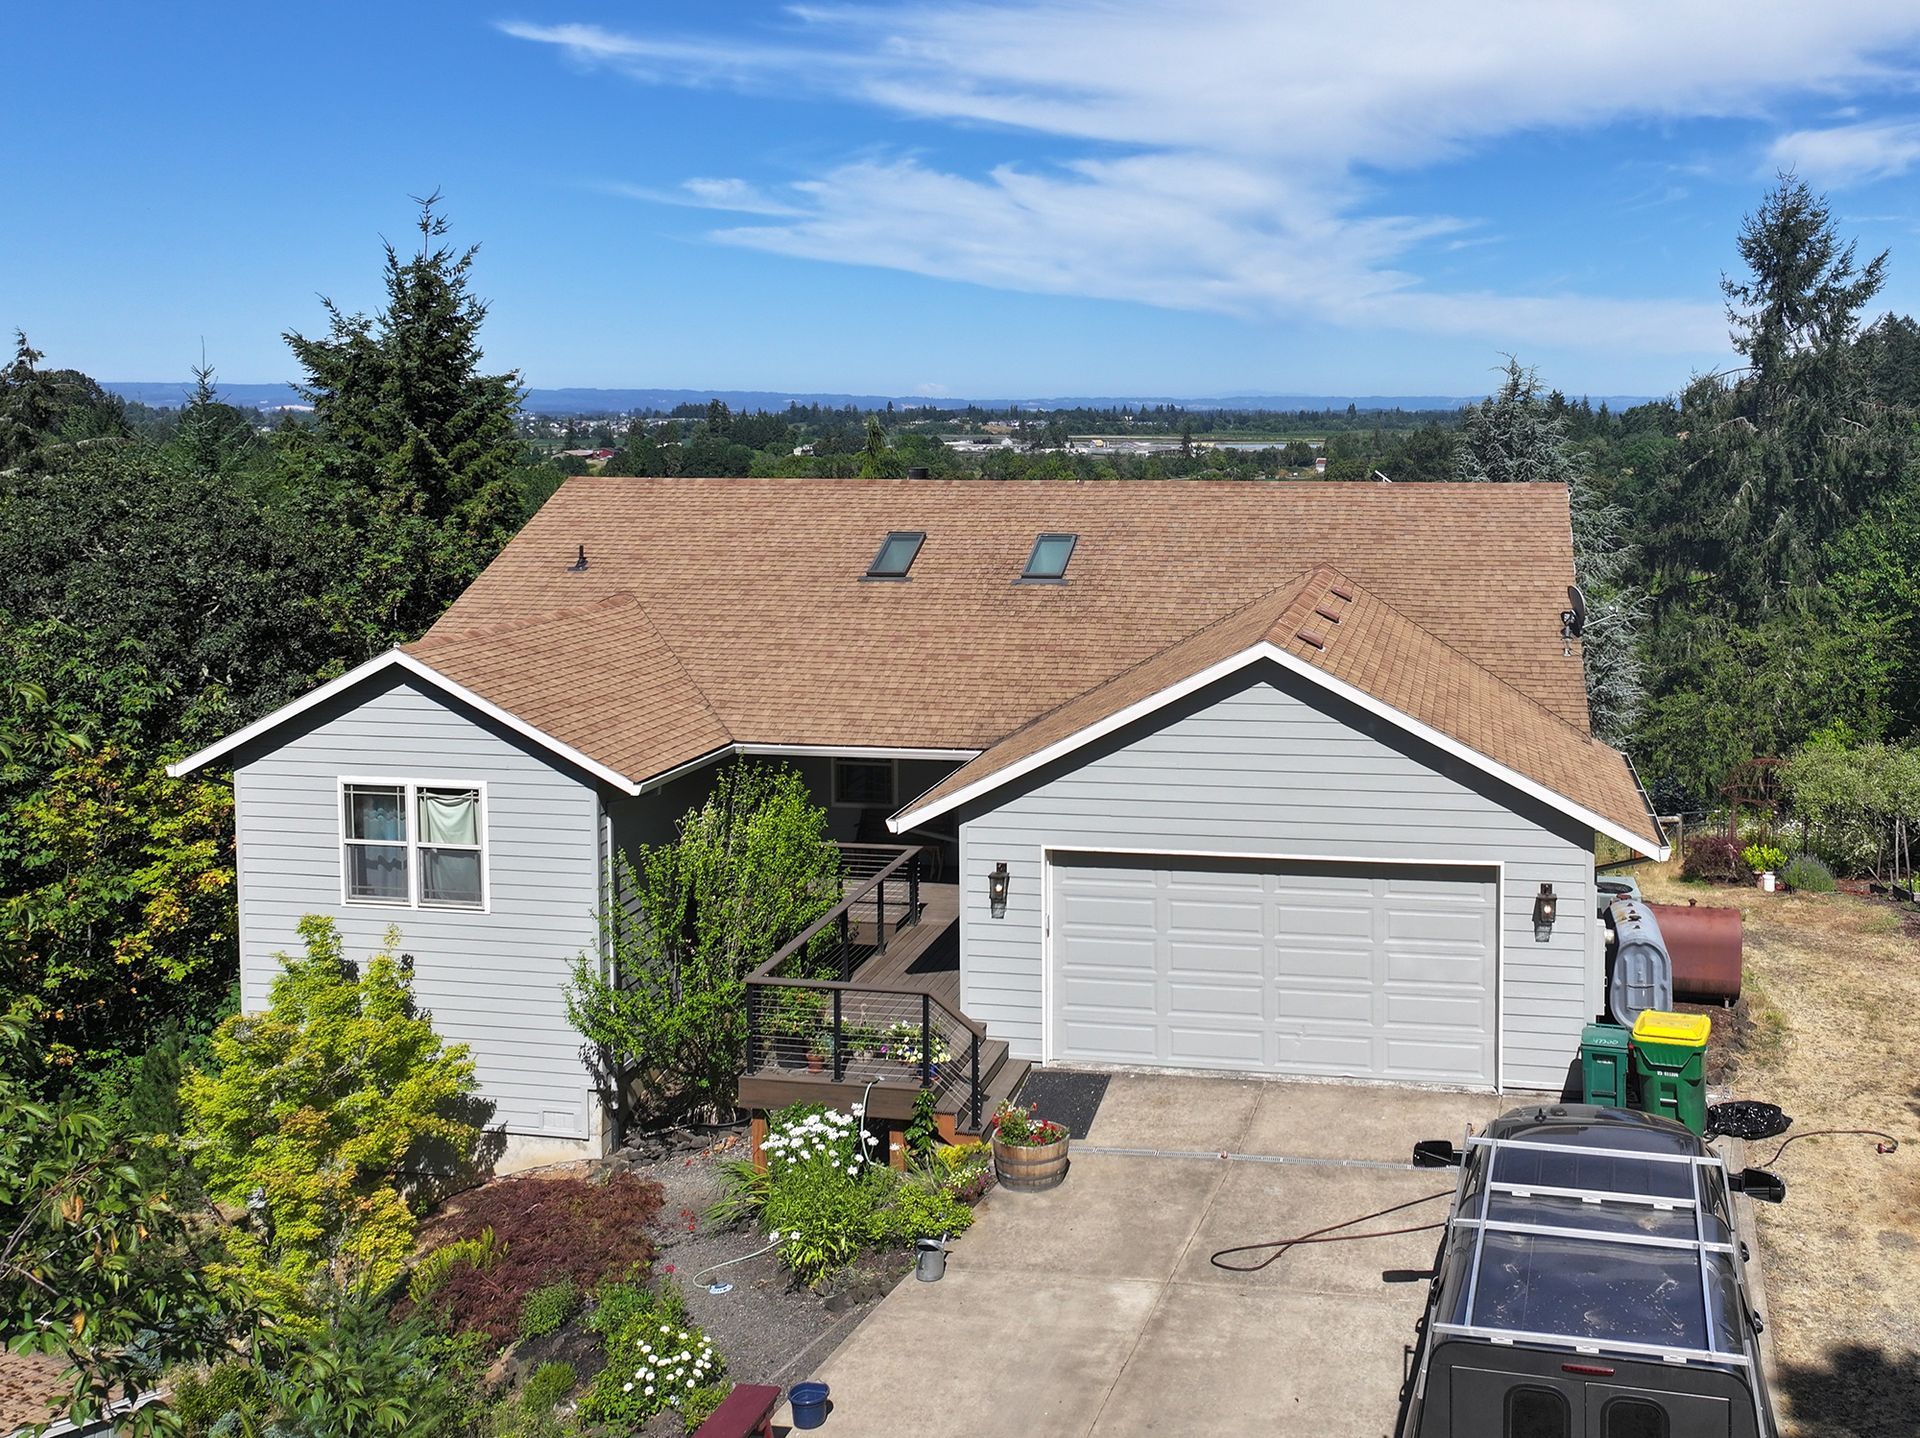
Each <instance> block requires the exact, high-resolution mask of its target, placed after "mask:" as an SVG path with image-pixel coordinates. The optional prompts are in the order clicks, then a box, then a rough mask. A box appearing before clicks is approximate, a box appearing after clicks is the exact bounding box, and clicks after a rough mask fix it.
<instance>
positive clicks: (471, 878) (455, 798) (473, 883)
mask: <svg viewBox="0 0 1920 1438" xmlns="http://www.w3.org/2000/svg"><path fill="white" fill-rule="evenodd" d="M419 810H420V902H421V903H423V904H439V905H446V906H449V907H453V908H462V909H477V908H479V907H480V903H481V892H480V791H479V790H478V789H422V790H421V791H420V797H419Z"/></svg>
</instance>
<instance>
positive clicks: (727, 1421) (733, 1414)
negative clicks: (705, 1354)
mask: <svg viewBox="0 0 1920 1438" xmlns="http://www.w3.org/2000/svg"><path fill="white" fill-rule="evenodd" d="M781 1397H782V1394H781V1390H780V1389H778V1388H773V1387H770V1386H768V1385H767V1384H765V1383H736V1384H734V1385H733V1392H731V1393H729V1394H728V1395H727V1396H726V1400H725V1401H724V1402H722V1403H721V1405H720V1406H719V1407H718V1408H716V1409H714V1410H713V1412H712V1414H710V1415H709V1416H708V1418H707V1421H706V1422H704V1423H702V1424H701V1425H700V1426H699V1427H698V1428H696V1429H695V1430H694V1433H693V1438H750V1435H752V1434H755V1433H758V1434H761V1435H763V1438H764V1435H768V1434H771V1433H772V1432H773V1410H774V1409H776V1408H778V1407H779V1406H780V1399H781Z"/></svg>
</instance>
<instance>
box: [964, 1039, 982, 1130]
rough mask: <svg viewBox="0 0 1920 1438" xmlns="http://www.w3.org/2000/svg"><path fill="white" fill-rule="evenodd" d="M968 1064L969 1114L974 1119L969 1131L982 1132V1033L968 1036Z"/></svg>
mask: <svg viewBox="0 0 1920 1438" xmlns="http://www.w3.org/2000/svg"><path fill="white" fill-rule="evenodd" d="M967 1055H968V1066H969V1068H970V1069H971V1070H972V1072H971V1074H970V1075H969V1080H968V1087H967V1116H968V1117H969V1118H971V1119H972V1120H973V1122H972V1123H971V1124H969V1125H968V1132H969V1133H978V1132H980V1035H978V1034H969V1035H968V1036H967Z"/></svg>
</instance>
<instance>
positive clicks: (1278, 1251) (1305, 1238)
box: [1207, 1188, 1454, 1273]
mask: <svg viewBox="0 0 1920 1438" xmlns="http://www.w3.org/2000/svg"><path fill="white" fill-rule="evenodd" d="M1453 1194H1454V1191H1453V1190H1452V1189H1450V1188H1443V1189H1441V1190H1440V1191H1439V1192H1438V1193H1429V1194H1427V1195H1426V1196H1425V1197H1424V1198H1410V1199H1408V1200H1407V1201H1406V1202H1405V1203H1396V1204H1394V1205H1393V1207H1391V1208H1382V1209H1376V1210H1375V1211H1374V1212H1372V1213H1363V1214H1361V1215H1360V1217H1358V1218H1349V1219H1347V1220H1346V1221H1345V1222H1344V1223H1330V1224H1328V1225H1327V1226H1326V1227H1325V1228H1316V1229H1314V1230H1313V1232H1311V1233H1303V1234H1301V1235H1300V1236H1299V1237H1298V1238H1275V1239H1270V1240H1269V1241H1267V1242H1266V1243H1243V1244H1241V1245H1240V1246H1239V1247H1237V1248H1223V1249H1220V1250H1219V1251H1218V1252H1217V1253H1214V1254H1213V1255H1212V1256H1211V1257H1209V1258H1208V1259H1207V1262H1208V1263H1211V1264H1212V1265H1213V1266H1214V1267H1215V1268H1222V1269H1225V1270H1226V1271H1227V1272H1228V1273H1258V1272H1259V1271H1260V1270H1261V1269H1263V1268H1265V1267H1266V1266H1267V1265H1268V1264H1270V1263H1273V1262H1276V1261H1277V1260H1278V1259H1280V1258H1282V1257H1283V1256H1284V1255H1286V1254H1287V1253H1288V1252H1289V1251H1290V1250H1292V1249H1295V1248H1298V1247H1300V1246H1301V1245H1302V1244H1307V1243H1360V1242H1362V1241H1364V1240H1366V1239H1369V1238H1393V1237H1396V1236H1398V1235H1400V1234H1403V1233H1428V1232H1431V1231H1433V1230H1434V1229H1440V1228H1445V1227H1446V1226H1447V1223H1446V1220H1445V1219H1442V1220H1441V1221H1440V1222H1438V1223H1421V1224H1415V1225H1414V1226H1412V1227H1410V1228H1383V1229H1380V1230H1378V1231H1377V1232H1374V1233H1342V1232H1340V1230H1341V1229H1343V1228H1352V1227H1353V1226H1354V1225H1355V1224H1356V1223H1371V1222H1372V1221H1373V1220H1374V1219H1376V1218H1385V1217H1386V1216H1387V1215H1388V1214H1392V1213H1399V1212H1400V1211H1401V1210H1403V1209H1408V1208H1418V1207H1419V1206H1420V1205H1421V1204H1423V1203H1432V1202H1433V1201H1434V1200H1435V1199H1437V1198H1452V1197H1453ZM1263 1248H1271V1249H1272V1250H1273V1252H1272V1253H1269V1254H1268V1255H1267V1256H1266V1257H1265V1258H1263V1259H1261V1260H1260V1261H1259V1262H1258V1263H1223V1262H1221V1260H1222V1259H1224V1258H1227V1257H1229V1256H1231V1255H1233V1254H1236V1253H1258V1252H1259V1251H1260V1250H1261V1249H1263Z"/></svg>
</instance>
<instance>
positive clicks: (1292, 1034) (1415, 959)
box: [1045, 853, 1500, 1088]
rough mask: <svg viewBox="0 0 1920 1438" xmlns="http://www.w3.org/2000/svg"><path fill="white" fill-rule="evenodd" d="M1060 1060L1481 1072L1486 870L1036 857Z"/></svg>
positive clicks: (1492, 937) (1452, 1078)
mask: <svg viewBox="0 0 1920 1438" xmlns="http://www.w3.org/2000/svg"><path fill="white" fill-rule="evenodd" d="M1048 868H1049V871H1050V872H1049V875H1048V883H1049V885H1050V900H1051V902H1050V905H1049V908H1050V912H1049V914H1048V916H1047V919H1046V921H1045V928H1046V931H1047V935H1048V938H1049V940H1050V942H1049V944H1048V946H1047V947H1048V950H1049V953H1048V957H1047V961H1046V962H1047V969H1048V977H1049V980H1050V982H1049V983H1048V985H1047V987H1048V988H1049V990H1050V996H1049V1001H1048V1002H1049V1010H1050V1012H1049V1018H1048V1022H1049V1024H1050V1026H1051V1032H1050V1034H1049V1042H1048V1043H1047V1045H1046V1048H1047V1051H1048V1052H1049V1053H1050V1054H1051V1055H1052V1056H1053V1057H1054V1058H1055V1059H1056V1060H1057V1061H1060V1062H1064V1063H1086V1064H1140V1065H1151V1066H1155V1067H1166V1068H1198V1069H1241V1070H1247V1071H1250V1072H1260V1073H1275V1074H1304V1075H1329V1076H1331V1075H1338V1076H1349V1077H1365V1078H1378V1079H1395V1080H1401V1081H1410V1082H1425V1083H1445V1084H1459V1085H1463V1086H1469V1087H1481V1088H1492V1087H1494V1086H1495V1085H1496V1083H1497V1082H1498V1068H1497V1063H1496V1057H1495V1051H1494V1049H1495V1035H1496V1033H1497V1032H1498V1027H1499V1025H1498V1014H1497V999H1498V990H1499V979H1498V964H1499V959H1498V954H1499V913H1500V908H1499V874H1498V871H1497V870H1496V869H1492V868H1484V867H1473V866H1452V865H1448V866H1435V865H1414V864H1380V863H1304V862H1297V861H1296V862H1278V861H1266V860H1227V859H1212V858H1194V857H1184V856H1180V855H1110V854H1072V853H1068V854H1063V855H1057V856H1050V862H1049V865H1048Z"/></svg>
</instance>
